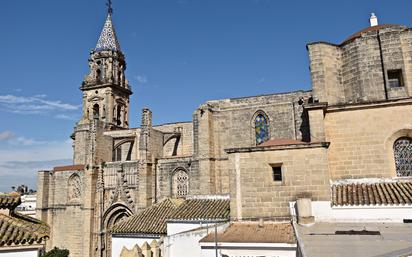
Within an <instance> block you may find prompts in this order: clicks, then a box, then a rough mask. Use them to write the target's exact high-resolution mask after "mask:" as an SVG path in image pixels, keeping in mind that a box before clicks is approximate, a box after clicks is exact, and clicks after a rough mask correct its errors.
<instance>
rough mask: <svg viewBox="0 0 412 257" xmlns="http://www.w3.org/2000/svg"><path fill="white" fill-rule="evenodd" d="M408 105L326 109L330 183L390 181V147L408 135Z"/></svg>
mask: <svg viewBox="0 0 412 257" xmlns="http://www.w3.org/2000/svg"><path fill="white" fill-rule="evenodd" d="M411 111H412V102H411V101H410V100H408V101H406V100H405V101H397V102H392V103H386V104H380V105H378V104H377V105H364V106H363V107H362V106H355V107H353V108H350V107H349V106H348V107H346V108H342V109H333V108H328V110H327V113H326V116H325V131H326V141H328V142H330V147H329V151H328V158H329V168H330V174H331V178H332V179H342V178H363V177H387V178H389V177H394V176H396V172H395V163H394V156H393V150H392V149H393V143H394V141H395V140H396V139H397V138H399V137H402V136H407V135H408V133H410V132H411V131H412V117H411V115H408V114H409V113H411Z"/></svg>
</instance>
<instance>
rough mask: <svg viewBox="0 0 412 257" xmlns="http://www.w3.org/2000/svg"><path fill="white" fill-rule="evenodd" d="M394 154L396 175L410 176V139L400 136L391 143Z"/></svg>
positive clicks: (411, 154) (411, 172) (411, 170)
mask: <svg viewBox="0 0 412 257" xmlns="http://www.w3.org/2000/svg"><path fill="white" fill-rule="evenodd" d="M393 152H394V154H395V165H396V175H397V176H398V177H404V176H412V139H411V138H408V137H402V138H399V139H398V140H396V141H395V143H394V144H393Z"/></svg>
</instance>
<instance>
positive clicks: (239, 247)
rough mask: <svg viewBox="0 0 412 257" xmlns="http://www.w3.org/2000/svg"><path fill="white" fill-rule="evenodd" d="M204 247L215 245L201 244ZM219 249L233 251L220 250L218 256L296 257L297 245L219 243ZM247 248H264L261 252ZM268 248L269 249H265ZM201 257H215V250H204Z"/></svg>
mask: <svg viewBox="0 0 412 257" xmlns="http://www.w3.org/2000/svg"><path fill="white" fill-rule="evenodd" d="M201 245H202V246H214V244H213V243H201ZM218 247H223V248H224V247H231V249H218V256H219V257H221V256H222V254H225V255H228V256H230V257H238V256H239V257H243V256H247V257H263V256H264V257H296V244H276V243H273V244H272V243H218ZM247 247H262V249H261V250H260V249H259V250H256V249H247ZM265 247H267V249H264V248H265ZM270 247H288V248H290V250H273V249H270ZM200 256H201V257H215V256H216V255H215V249H202V251H201V255H200Z"/></svg>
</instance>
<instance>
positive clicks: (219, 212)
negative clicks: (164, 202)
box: [169, 199, 230, 220]
mask: <svg viewBox="0 0 412 257" xmlns="http://www.w3.org/2000/svg"><path fill="white" fill-rule="evenodd" d="M229 217H230V201H229V199H227V200H226V199H225V200H222V199H189V200H186V201H185V202H184V203H183V204H182V205H180V206H179V208H177V209H176V210H175V211H174V212H173V214H172V215H171V216H170V218H169V219H170V220H219V219H229Z"/></svg>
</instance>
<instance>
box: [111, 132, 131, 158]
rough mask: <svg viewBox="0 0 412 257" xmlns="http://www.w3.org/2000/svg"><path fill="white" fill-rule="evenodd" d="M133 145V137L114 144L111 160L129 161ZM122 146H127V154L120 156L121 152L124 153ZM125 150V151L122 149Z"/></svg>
mask: <svg viewBox="0 0 412 257" xmlns="http://www.w3.org/2000/svg"><path fill="white" fill-rule="evenodd" d="M133 145H134V139H129V138H128V139H124V140H122V141H120V142H118V143H117V144H115V145H114V147H113V161H114V162H117V161H130V160H131V159H132V152H133ZM124 147H126V148H127V154H126V156H125V157H124V156H122V153H123V152H125V153H126V149H123V148H124ZM123 150H125V151H123Z"/></svg>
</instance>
